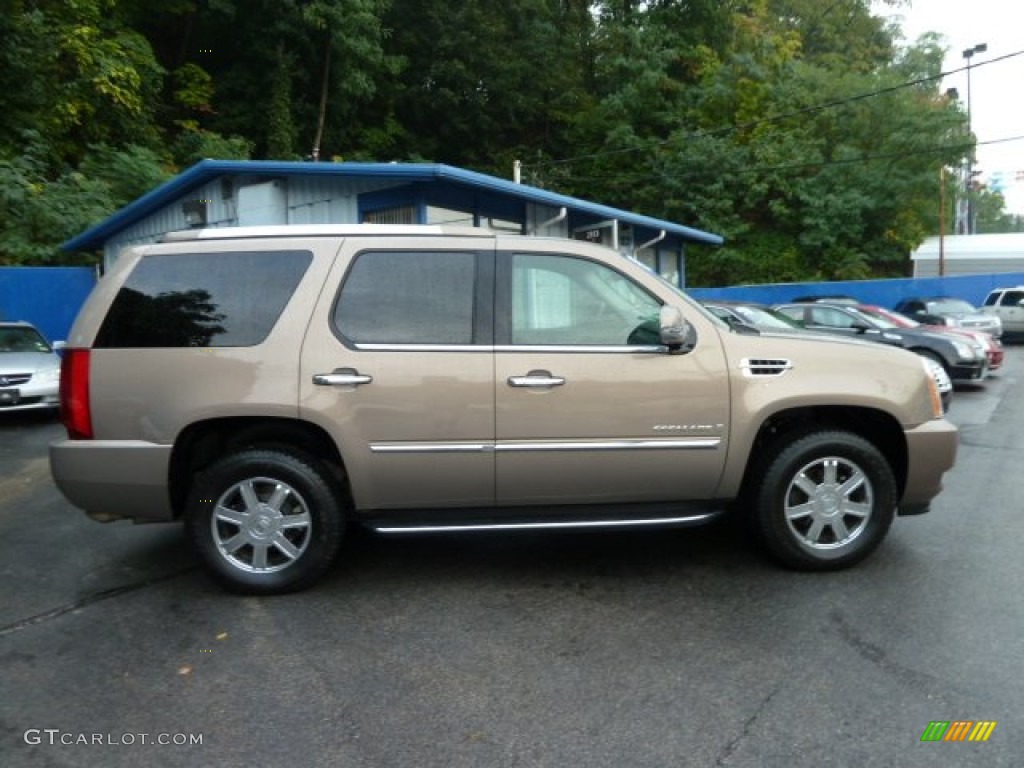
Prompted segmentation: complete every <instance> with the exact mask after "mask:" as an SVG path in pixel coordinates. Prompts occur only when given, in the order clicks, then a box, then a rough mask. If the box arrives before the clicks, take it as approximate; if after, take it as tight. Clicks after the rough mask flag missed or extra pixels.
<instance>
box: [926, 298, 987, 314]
mask: <svg viewBox="0 0 1024 768" xmlns="http://www.w3.org/2000/svg"><path fill="white" fill-rule="evenodd" d="M928 311H929V312H931V313H932V314H937V315H955V314H970V313H972V312H975V311H976V310H975V309H974V307H972V306H971V305H970V304H968V303H967V302H966V301H964V300H963V299H932V300H931V301H929V302H928Z"/></svg>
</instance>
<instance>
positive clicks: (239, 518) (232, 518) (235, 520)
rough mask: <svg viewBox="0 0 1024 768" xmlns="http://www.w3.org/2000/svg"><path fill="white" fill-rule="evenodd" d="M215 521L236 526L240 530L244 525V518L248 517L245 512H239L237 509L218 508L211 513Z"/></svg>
mask: <svg viewBox="0 0 1024 768" xmlns="http://www.w3.org/2000/svg"><path fill="white" fill-rule="evenodd" d="M213 515H214V517H215V518H216V519H217V520H220V521H221V522H223V523H231V525H237V526H238V527H239V528H241V527H242V526H243V525H245V521H246V518H248V517H249V515H248V513H246V512H239V511H238V510H237V509H231V508H230V507H225V506H219V507H217V509H216V510H215V511H214V513H213Z"/></svg>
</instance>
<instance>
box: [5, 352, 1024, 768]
mask: <svg viewBox="0 0 1024 768" xmlns="http://www.w3.org/2000/svg"><path fill="white" fill-rule="evenodd" d="M1022 395H1024V347H1009V348H1008V350H1007V362H1006V365H1005V366H1004V369H1003V370H1002V371H1001V372H999V373H997V374H996V375H995V376H994V377H992V378H990V379H989V380H987V381H986V382H984V383H982V384H977V385H971V386H966V387H961V388H960V389H959V391H958V392H957V394H956V397H955V399H954V402H953V406H952V409H951V411H950V418H951V420H952V421H954V422H955V423H957V424H958V425H959V426H960V427H961V448H960V454H959V459H958V464H957V466H956V468H955V469H954V470H953V472H952V473H950V474H949V475H947V479H946V490H945V491H944V492H943V494H942V495H941V496H940V497H939V498H938V500H937V501H936V503H935V504H934V506H933V510H932V512H931V513H930V514H928V515H925V516H922V517H917V518H903V519H899V520H897V522H896V524H895V525H894V527H893V530H892V532H891V534H890V536H889V538H888V540H887V541H886V543H885V544H884V545H883V546H882V548H881V549H880V550H879V551H878V552H877V553H876V554H875V555H874V556H873V557H872V558H871V559H869V560H868V561H867V562H865V563H863V564H862V565H860V566H859V567H857V568H855V569H853V570H850V571H846V572H842V573H836V574H824V575H820V574H819V575H810V574H798V573H791V572H787V571H783V570H780V569H778V568H777V567H775V566H774V565H772V564H771V563H770V562H768V561H767V560H765V559H764V558H763V557H761V556H760V555H759V554H758V553H757V552H756V551H754V550H752V549H751V548H750V547H749V546H747V545H746V544H744V543H743V542H742V541H740V540H739V539H738V538H737V537H736V535H735V532H734V531H733V530H732V529H731V528H730V527H729V526H727V525H722V526H718V527H714V528H706V529H692V530H685V531H673V532H645V533H631V534H627V533H622V532H618V533H609V534H596V533H590V534H581V533H571V534H570V533H565V534H560V535H539V534H516V535H493V534H488V535H462V536H454V535H448V536H438V537H430V538H409V539H380V538H374V537H371V536H369V535H358V536H354V537H353V538H352V539H350V540H349V541H348V542H347V544H346V547H345V548H344V551H343V557H342V559H341V561H340V562H339V563H338V564H337V566H336V567H335V569H334V570H333V571H332V573H331V574H330V575H329V577H328V578H327V579H326V580H325V581H324V582H323V583H321V584H320V585H319V586H318V587H316V588H315V589H313V590H311V591H308V592H305V593H302V594H297V595H291V596H286V597H278V598H248V597H244V598H243V597H236V596H231V595H228V594H225V593H223V592H221V591H220V590H219V589H218V588H217V587H215V586H214V585H212V584H211V583H210V582H209V581H208V580H207V579H206V578H205V576H204V575H203V574H202V573H201V572H200V571H199V569H198V567H197V561H196V558H195V557H194V556H193V555H192V553H191V552H190V551H189V549H188V547H187V546H186V543H185V540H184V537H183V535H182V532H181V530H180V528H179V527H177V526H135V527H133V526H131V525H130V524H127V523H117V524H111V525H100V524H98V523H94V522H91V521H89V520H88V519H87V518H85V516H84V515H82V514H81V513H79V512H77V511H76V510H74V509H73V508H72V507H71V506H70V505H69V504H68V503H67V502H65V501H64V500H63V498H62V497H61V496H60V494H59V493H58V492H57V490H56V489H55V488H54V486H53V484H52V482H51V480H50V477H49V469H48V465H47V460H46V445H47V443H48V442H49V441H50V440H51V439H53V438H54V437H56V436H58V435H60V434H61V427H60V425H59V424H57V423H56V422H55V421H54V420H53V419H52V418H48V417H32V418H29V417H25V416H21V417H17V416H15V415H14V414H0V415H3V416H5V418H4V419H3V420H2V421H0V466H2V467H3V471H2V472H0V542H2V543H0V555H2V559H0V577H2V579H3V585H2V587H3V588H2V590H0V670H2V674H0V765H3V766H6V767H7V768H16V767H20V766H103V767H104V768H106V767H112V766H140V765H154V766H195V765H208V766H214V765H216V766H250V765H266V766H292V765H294V766H300V765H301V766H332V767H339V768H349V767H351V768H364V767H365V768H370V767H373V768H380V767H383V766H395V767H396V768H399V767H403V768H404V767H406V766H407V767H408V768H414V767H415V768H427V767H432V766H438V767H440V766H445V767H446V768H459V767H461V766H502V767H504V766H516V767H518V766H524V767H526V766H531V767H532V766H552V767H555V766H557V767H559V768H568V767H570V766H588V767H591V766H599V767H603V766H608V767H609V768H611V767H615V768H627V767H632V766H637V767H641V766H642V767H646V766H650V767H651V768H663V767H665V766H780V767H782V766H787V767H788V766H808V767H810V766H815V767H817V766H830V765H831V766H852V765H858V766H886V767H888V766H959V765H965V766H966V765H979V766H1020V765H1022V757H1021V756H1022V755H1024V713H1022V711H1021V706H1020V705H1021V703H1022V698H1024V697H1022V694H1021V681H1022V680H1024V642H1022V640H1021V637H1022V635H1024V599H1022V597H1021V593H1022V587H1024V558H1021V557H1020V544H1019V542H1020V540H1021V528H1022V522H1021V516H1022V514H1021V513H1022V509H1024V502H1022V499H1021V497H1022V495H1024V494H1022V485H1021V465H1020V458H1019V457H1020V449H1021V447H1022V445H1024V438H1022V437H1021V435H1024V396H1022ZM932 721H994V722H995V723H996V726H995V728H994V730H992V732H991V736H990V738H989V739H988V741H986V742H983V743H977V742H966V741H965V742H922V740H921V737H922V735H923V733H924V731H925V730H926V728H928V726H929V723H931V722H932Z"/></svg>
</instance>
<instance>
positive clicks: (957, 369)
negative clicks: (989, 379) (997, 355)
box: [949, 357, 988, 381]
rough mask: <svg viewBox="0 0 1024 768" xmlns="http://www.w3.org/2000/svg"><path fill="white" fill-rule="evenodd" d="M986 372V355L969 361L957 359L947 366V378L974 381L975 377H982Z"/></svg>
mask: <svg viewBox="0 0 1024 768" xmlns="http://www.w3.org/2000/svg"><path fill="white" fill-rule="evenodd" d="M987 374H988V358H987V357H985V358H982V359H981V360H976V361H974V362H970V363H968V362H964V361H962V360H960V361H957V363H956V364H955V365H951V366H950V367H949V378H951V379H955V380H960V381H963V380H966V381H974V380H975V379H983V378H985V376H986V375H987Z"/></svg>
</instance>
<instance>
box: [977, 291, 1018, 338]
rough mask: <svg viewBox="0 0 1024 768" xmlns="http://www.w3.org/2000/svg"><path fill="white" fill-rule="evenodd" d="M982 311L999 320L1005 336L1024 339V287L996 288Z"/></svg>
mask: <svg viewBox="0 0 1024 768" xmlns="http://www.w3.org/2000/svg"><path fill="white" fill-rule="evenodd" d="M981 311H982V312H984V313H985V314H986V315H994V316H996V317H998V318H999V320H1000V321H1001V322H1002V324H1003V335H1004V336H1006V337H1016V338H1021V337H1024V286H1021V285H1018V286H1016V287H1014V288H996V289H995V290H993V291H991V292H989V294H988V296H986V297H985V304H984V305H983V306H982V307H981Z"/></svg>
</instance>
